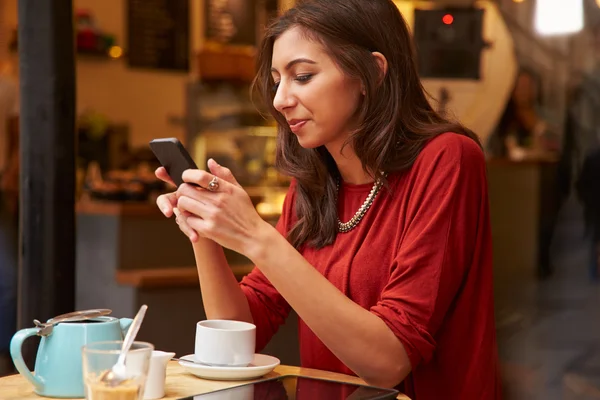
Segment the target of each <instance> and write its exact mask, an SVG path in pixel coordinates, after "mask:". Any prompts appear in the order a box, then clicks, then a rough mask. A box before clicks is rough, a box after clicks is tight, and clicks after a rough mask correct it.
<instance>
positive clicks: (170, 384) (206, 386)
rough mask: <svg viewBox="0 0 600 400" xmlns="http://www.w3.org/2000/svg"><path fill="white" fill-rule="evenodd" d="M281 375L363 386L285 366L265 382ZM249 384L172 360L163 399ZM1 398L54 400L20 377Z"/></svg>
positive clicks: (2, 382)
mask: <svg viewBox="0 0 600 400" xmlns="http://www.w3.org/2000/svg"><path fill="white" fill-rule="evenodd" d="M279 375H302V376H309V377H314V378H323V379H331V380H338V381H343V382H349V383H363V384H364V382H363V381H362V380H361V379H360V378H357V377H354V376H348V375H342V374H336V373H333V372H327V371H320V370H314V369H307V368H300V367H292V366H286V365H280V366H278V367H277V368H275V370H274V371H273V372H271V373H269V374H267V375H265V376H264V377H263V378H262V379H266V378H273V377H276V376H279ZM247 382H250V381H210V380H205V379H200V378H197V377H195V376H194V375H191V374H188V373H187V372H185V371H184V369H183V368H182V367H181V366H180V365H179V364H178V363H177V362H176V361H171V362H169V365H168V366H167V380H166V383H165V397H163V400H176V399H179V398H181V397H185V396H192V395H196V394H201V393H207V392H212V391H215V390H218V389H225V388H228V387H233V386H239V385H242V384H244V383H247ZM0 399H2V400H17V399H18V400H43V399H48V400H51V398H49V397H40V396H38V395H36V394H35V393H34V392H33V386H32V385H31V384H30V383H29V382H28V381H27V380H26V379H25V378H23V377H22V376H21V375H11V376H6V377H3V378H0ZM398 399H401V400H410V399H409V398H408V397H406V396H404V395H399V396H398ZM57 400H58V399H57Z"/></svg>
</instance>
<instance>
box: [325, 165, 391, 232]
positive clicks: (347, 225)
mask: <svg viewBox="0 0 600 400" xmlns="http://www.w3.org/2000/svg"><path fill="white" fill-rule="evenodd" d="M383 176H384V177H385V176H387V174H383ZM382 186H383V179H382V178H379V179H377V180H376V181H375V182H374V183H373V188H372V189H371V191H370V192H369V195H368V196H367V198H366V199H365V202H364V203H363V204H362V205H361V206H360V208H359V209H358V211H357V212H356V214H354V216H353V217H352V218H350V220H349V221H348V222H342V221H340V217H339V216H338V232H340V233H346V232H350V231H351V230H352V229H354V228H356V226H357V225H358V223H359V222H360V221H361V220H362V219H363V217H364V216H365V214H366V213H367V211H368V210H369V208H370V207H371V205H372V204H373V201H375V197H376V196H377V193H379V190H380V189H381V187H382ZM337 193H338V195H339V193H340V178H338V180H337Z"/></svg>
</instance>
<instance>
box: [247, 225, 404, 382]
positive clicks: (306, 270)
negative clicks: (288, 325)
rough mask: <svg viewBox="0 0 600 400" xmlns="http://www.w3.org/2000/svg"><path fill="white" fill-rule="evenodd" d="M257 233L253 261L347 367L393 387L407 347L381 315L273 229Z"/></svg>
mask: <svg viewBox="0 0 600 400" xmlns="http://www.w3.org/2000/svg"><path fill="white" fill-rule="evenodd" d="M256 237H257V239H256V240H255V244H256V247H255V248H253V249H250V250H249V252H248V255H249V256H250V258H251V259H252V261H254V262H255V264H256V265H257V267H258V268H260V269H261V271H262V272H263V274H265V276H266V277H267V278H268V279H269V281H271V283H272V284H273V285H274V286H275V287H276V288H277V290H278V291H279V293H281V295H282V296H283V297H284V298H285V299H286V300H287V301H288V303H289V304H290V305H291V306H292V308H293V309H294V310H295V311H296V312H297V313H298V315H299V316H300V318H302V320H303V321H304V322H305V323H306V324H307V325H308V326H309V327H310V329H311V330H312V331H313V332H314V333H315V334H316V335H317V336H318V337H319V339H321V340H322V341H323V343H324V344H325V345H326V346H327V347H328V348H329V349H330V350H331V351H332V352H333V353H334V354H335V355H336V356H337V357H338V358H339V359H340V360H341V361H342V362H343V363H344V364H345V365H346V366H348V368H350V369H351V370H352V371H354V372H355V373H356V374H357V375H358V376H360V377H361V378H363V379H364V380H365V381H367V382H368V383H371V384H374V385H378V386H395V385H397V384H399V383H400V382H401V381H402V380H403V379H404V378H405V377H406V375H408V373H409V372H410V370H411V367H410V362H409V359H408V355H407V353H406V351H405V349H404V346H403V345H402V344H401V342H400V341H399V340H398V338H397V337H396V336H395V335H394V333H393V332H392V331H391V330H390V329H389V328H388V326H387V325H386V324H385V323H384V322H383V321H382V320H381V319H380V318H379V317H377V316H376V315H374V314H372V313H371V312H369V311H368V310H365V309H364V308H362V307H361V306H359V305H358V304H356V303H354V302H353V301H352V300H350V299H349V298H348V297H346V296H345V295H344V294H343V293H342V292H340V291H339V290H338V289H337V288H336V287H335V286H334V285H333V284H331V283H330V282H329V281H328V280H327V279H326V278H325V277H323V275H321V273H319V271H317V270H316V269H315V268H314V267H313V266H312V265H310V264H309V263H308V261H306V259H304V257H302V255H301V254H300V253H299V252H298V251H296V249H294V248H293V247H292V246H291V245H290V244H289V243H288V242H287V240H285V238H283V237H282V236H281V235H279V234H278V232H276V231H275V230H274V229H269V228H267V227H265V229H262V232H261V233H259V234H257V236H256Z"/></svg>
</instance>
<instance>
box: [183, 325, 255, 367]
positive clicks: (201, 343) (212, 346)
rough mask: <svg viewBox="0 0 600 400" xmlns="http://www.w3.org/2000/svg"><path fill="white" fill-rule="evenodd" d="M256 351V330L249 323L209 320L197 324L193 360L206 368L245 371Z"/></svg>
mask: <svg viewBox="0 0 600 400" xmlns="http://www.w3.org/2000/svg"><path fill="white" fill-rule="evenodd" d="M255 349H256V326H255V325H254V324H250V323H248V322H242V321H231V320H218V319H213V320H206V321H200V322H198V323H197V324H196V347H195V351H194V358H195V360H196V361H198V362H201V363H203V364H208V365H213V366H221V367H245V366H247V365H248V364H250V363H251V362H252V359H253V358H254V351H255Z"/></svg>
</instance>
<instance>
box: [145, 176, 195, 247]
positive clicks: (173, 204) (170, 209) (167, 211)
mask: <svg viewBox="0 0 600 400" xmlns="http://www.w3.org/2000/svg"><path fill="white" fill-rule="evenodd" d="M155 174H156V177H157V178H158V179H160V180H161V181H163V182H165V183H167V184H168V185H170V186H172V187H174V188H175V187H176V185H175V183H173V180H171V177H169V174H168V173H167V170H166V169H165V168H164V167H160V168H158V169H157V170H156V172H155ZM156 204H157V205H158V208H159V209H160V211H161V212H162V213H163V214H164V215H165V217H167V218H171V216H172V215H175V221H176V222H177V224H178V225H179V229H180V230H181V231H182V232H183V233H184V234H185V235H186V236H187V237H188V238H189V239H190V241H191V242H192V243H196V242H197V241H198V239H199V236H198V233H197V232H196V231H194V230H193V229H192V228H190V227H189V226H188V225H187V223H186V222H185V215H183V214H182V212H181V211H180V210H178V209H177V193H176V192H171V193H166V194H161V195H160V196H158V198H157V199H156Z"/></svg>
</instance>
